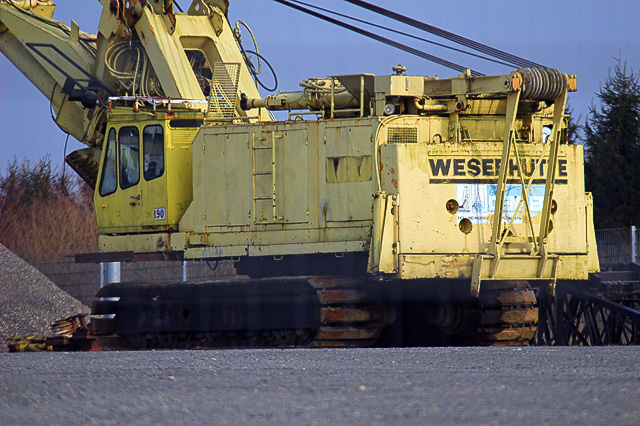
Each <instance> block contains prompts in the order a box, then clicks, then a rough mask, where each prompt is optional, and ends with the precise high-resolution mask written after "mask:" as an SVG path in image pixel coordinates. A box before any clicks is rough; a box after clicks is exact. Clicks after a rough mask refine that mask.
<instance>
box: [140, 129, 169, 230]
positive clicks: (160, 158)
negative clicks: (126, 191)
mask: <svg viewBox="0 0 640 426" xmlns="http://www.w3.org/2000/svg"><path fill="white" fill-rule="evenodd" d="M166 163H167V162H166V158H165V134H164V128H163V127H162V125H160V124H148V125H146V126H144V127H143V129H142V179H141V180H140V189H141V191H142V192H144V198H142V199H141V201H142V209H143V217H142V225H143V227H145V229H147V230H158V229H164V228H165V227H166V226H165V225H167V223H168V217H169V211H168V208H169V206H168V205H167V170H166V168H167V165H166ZM150 227H152V228H150Z"/></svg>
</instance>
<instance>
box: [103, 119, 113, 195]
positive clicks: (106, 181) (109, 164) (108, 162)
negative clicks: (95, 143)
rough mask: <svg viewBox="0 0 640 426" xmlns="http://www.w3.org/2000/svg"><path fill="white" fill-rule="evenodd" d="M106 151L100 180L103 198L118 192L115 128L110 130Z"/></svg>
mask: <svg viewBox="0 0 640 426" xmlns="http://www.w3.org/2000/svg"><path fill="white" fill-rule="evenodd" d="M106 150H107V152H106V153H105V156H104V165H103V167H102V178H101V180H100V189H99V193H100V196H101V197H105V196H107V195H109V194H113V193H114V192H116V185H117V182H116V179H117V178H116V176H117V171H116V131H115V129H113V128H112V129H111V130H109V137H108V138H107V148H106Z"/></svg>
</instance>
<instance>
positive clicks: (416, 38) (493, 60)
mask: <svg viewBox="0 0 640 426" xmlns="http://www.w3.org/2000/svg"><path fill="white" fill-rule="evenodd" d="M289 1H291V2H292V3H298V4H303V5H305V6H308V7H313V8H315V9H318V10H321V11H323V12H327V13H331V14H333V15H336V16H340V17H342V18H346V19H351V20H352V21H356V22H359V23H361V24H365V25H370V26H372V27H375V28H379V29H381V30H385V31H389V32H392V33H395V34H399V35H402V36H405V37H409V38H412V39H414V40H419V41H423V42H425V43H429V44H433V45H434V46H438V47H443V48H445V49H449V50H453V51H455V52H458V53H462V54H465V55H470V56H474V57H476V58H479V59H484V60H485V61H491V62H494V63H496V64H500V65H505V66H507V67H513V66H514V64H512V63H508V62H503V61H500V60H498V59H494V58H491V57H488V56H482V55H478V54H477V53H473V52H468V51H466V50H462V49H458V48H456V47H453V46H448V45H446V44H443V43H438V42H437V41H433V40H428V39H426V38H423V37H419V36H416V35H413V34H409V33H406V32H404V31H400V30H396V29H393V28H388V27H385V26H383V25H378V24H374V23H373V22H368V21H365V20H364V19H359V18H355V17H353V16H349V15H346V14H344V13H340V12H336V11H335V10H331V9H325V8H323V7H320V6H316V5H314V4H311V3H305V2H303V1H300V0H289Z"/></svg>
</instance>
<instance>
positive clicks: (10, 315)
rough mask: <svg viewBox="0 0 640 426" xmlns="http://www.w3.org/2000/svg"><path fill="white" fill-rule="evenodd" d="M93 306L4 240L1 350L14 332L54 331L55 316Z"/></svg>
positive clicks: (0, 271)
mask: <svg viewBox="0 0 640 426" xmlns="http://www.w3.org/2000/svg"><path fill="white" fill-rule="evenodd" d="M90 310H91V309H90V308H89V307H88V306H85V305H83V304H82V303H80V302H79V301H78V300H76V299H75V298H73V297H72V296H70V295H69V294H68V293H66V292H65V291H63V290H62V289H60V287H58V286H57V285H55V284H54V283H53V282H52V281H51V280H49V279H48V278H47V277H46V276H44V275H43V274H42V273H40V271H38V270H37V269H36V268H34V267H33V266H31V265H29V264H28V263H27V262H25V261H24V260H22V259H20V258H19V257H18V256H16V255H15V254H13V253H12V252H11V251H9V250H8V249H7V248H6V247H5V246H3V245H2V244H0V352H5V351H7V350H8V348H7V339H8V338H9V337H10V336H13V335H33V334H45V335H51V329H50V327H49V324H51V323H52V322H54V321H55V320H57V319H60V318H65V317H68V316H71V315H76V314H79V313H82V312H89V311H90Z"/></svg>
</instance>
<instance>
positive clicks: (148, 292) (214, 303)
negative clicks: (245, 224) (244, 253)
mask: <svg viewBox="0 0 640 426" xmlns="http://www.w3.org/2000/svg"><path fill="white" fill-rule="evenodd" d="M378 293H379V292H378V290H377V289H376V288H375V286H372V285H371V283H370V282H368V281H367V280H363V279H357V278H344V277H299V278H268V279H252V280H244V281H232V282H216V281H213V282H205V283H179V284H178V283H171V284H157V283H155V284H145V283H118V284H110V285H108V286H106V287H104V288H103V289H102V290H100V292H99V293H98V295H97V297H98V298H99V299H98V300H97V301H96V302H94V304H93V312H92V313H93V319H92V327H93V333H94V335H96V336H97V337H98V338H99V340H100V342H101V343H102V344H103V345H104V346H107V347H124V348H131V349H145V348H198V347H211V348H237V347H254V348H255V347H365V346H370V345H371V344H372V343H373V342H375V340H376V339H377V337H378V336H379V334H380V332H381V330H382V328H383V327H384V325H386V324H387V323H389V322H390V321H392V317H391V316H390V314H389V310H388V309H387V308H385V306H384V305H383V304H381V303H380V298H379V295H378Z"/></svg>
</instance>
